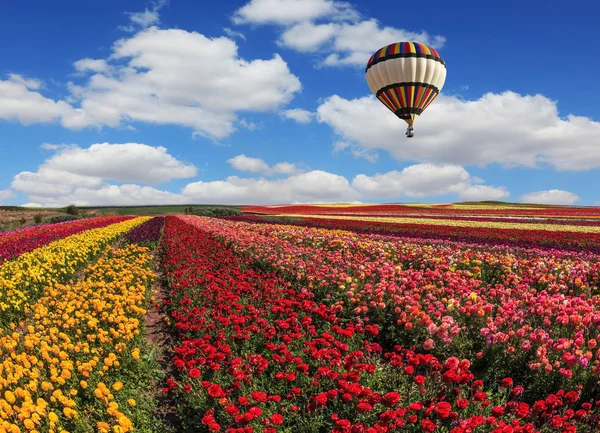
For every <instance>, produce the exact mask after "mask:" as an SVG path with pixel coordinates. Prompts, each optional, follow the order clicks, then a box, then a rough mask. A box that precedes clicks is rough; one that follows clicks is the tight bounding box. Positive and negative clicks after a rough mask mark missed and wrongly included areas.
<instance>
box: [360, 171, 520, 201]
mask: <svg viewBox="0 0 600 433" xmlns="http://www.w3.org/2000/svg"><path fill="white" fill-rule="evenodd" d="M352 186H353V187H354V188H356V189H357V190H358V191H360V192H361V193H362V194H363V195H365V196H368V197H390V198H391V197H394V198H399V197H402V196H404V197H411V198H423V197H435V196H443V195H448V194H455V195H456V194H457V195H458V196H459V197H460V198H461V200H491V199H494V200H499V199H504V198H507V197H508V195H509V194H508V191H507V190H506V188H504V187H500V188H496V187H491V186H484V185H474V179H473V178H472V177H471V175H470V174H469V173H468V172H467V170H465V169H464V168H463V167H461V166H457V165H435V164H417V165H411V166H409V167H406V168H405V169H403V170H402V171H397V170H394V171H390V172H388V173H384V174H377V175H375V176H367V175H364V174H359V175H357V176H356V177H355V178H354V180H353V181H352Z"/></svg>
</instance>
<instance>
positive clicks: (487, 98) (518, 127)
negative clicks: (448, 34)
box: [317, 92, 600, 171]
mask: <svg viewBox="0 0 600 433" xmlns="http://www.w3.org/2000/svg"><path fill="white" fill-rule="evenodd" d="M317 118H318V121H319V122H322V123H326V124H328V125H329V126H331V128H333V130H334V131H335V132H336V133H337V134H338V135H339V136H340V137H341V138H342V139H343V141H345V142H348V143H352V144H355V145H359V146H361V147H363V148H365V149H370V150H374V149H382V150H386V151H388V152H389V153H390V155H391V156H392V157H394V158H395V159H397V160H405V161H419V162H434V163H452V164H458V165H473V164H478V165H482V166H484V165H487V164H492V163H498V164H501V165H503V166H505V167H514V166H524V167H540V166H542V165H544V164H549V165H550V166H553V167H554V168H556V169H557V170H573V171H576V170H589V169H592V168H595V167H600V147H598V145H597V144H598V143H600V122H596V121H593V120H592V119H589V118H586V117H578V116H573V115H569V116H568V117H567V118H561V117H560V116H559V114H558V109H557V105H556V102H554V101H551V100H550V99H548V98H546V97H545V96H543V95H536V96H521V95H519V94H516V93H514V92H504V93H501V94H493V93H488V94H486V95H484V96H482V97H481V98H480V99H478V100H473V101H467V100H462V99H459V98H456V97H453V96H445V95H440V96H439V97H438V98H437V99H436V101H434V102H433V104H431V105H430V106H429V108H428V109H427V111H426V112H425V113H424V114H423V115H422V116H421V117H420V118H419V121H418V122H417V123H416V125H415V137H414V138H411V139H406V138H405V137H404V131H405V128H406V123H405V122H403V121H401V120H399V119H398V118H397V117H396V116H394V114H393V113H391V112H390V111H389V110H388V109H387V108H386V107H385V106H384V105H383V104H381V103H380V102H379V101H378V100H377V99H375V98H374V97H371V96H368V97H363V98H358V99H352V100H347V99H344V98H342V97H340V96H337V95H333V96H331V97H329V98H327V99H326V100H325V101H324V102H323V103H322V104H321V105H320V106H319V108H318V110H317Z"/></svg>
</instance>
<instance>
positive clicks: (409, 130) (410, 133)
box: [406, 126, 415, 138]
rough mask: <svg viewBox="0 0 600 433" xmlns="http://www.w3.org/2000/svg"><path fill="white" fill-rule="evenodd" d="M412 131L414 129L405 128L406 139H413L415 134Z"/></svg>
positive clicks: (410, 127)
mask: <svg viewBox="0 0 600 433" xmlns="http://www.w3.org/2000/svg"><path fill="white" fill-rule="evenodd" d="M413 131H414V128H413V127H412V126H409V127H408V128H406V137H408V138H412V137H414V136H415V133H414V132H413Z"/></svg>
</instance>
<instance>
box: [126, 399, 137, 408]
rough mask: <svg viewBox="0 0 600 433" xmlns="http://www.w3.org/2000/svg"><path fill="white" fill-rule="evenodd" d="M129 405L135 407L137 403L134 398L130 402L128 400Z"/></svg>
mask: <svg viewBox="0 0 600 433" xmlns="http://www.w3.org/2000/svg"><path fill="white" fill-rule="evenodd" d="M127 404H128V405H129V406H131V407H135V405H136V402H135V400H134V399H133V398H130V399H129V400H127Z"/></svg>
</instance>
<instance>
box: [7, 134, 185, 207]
mask: <svg viewBox="0 0 600 433" xmlns="http://www.w3.org/2000/svg"><path fill="white" fill-rule="evenodd" d="M47 148H48V149H50V150H55V151H56V153H55V154H54V155H52V156H51V157H50V158H48V159H47V160H46V161H45V162H44V163H42V164H41V165H40V167H39V168H38V170H37V171H36V172H31V171H23V172H20V173H18V174H17V175H16V176H15V177H14V178H13V181H12V184H11V187H12V189H14V190H15V191H19V192H22V193H24V194H26V195H27V196H28V197H29V199H30V201H31V202H36V203H42V204H44V205H59V204H64V203H67V204H69V203H74V204H85V203H88V204H89V203H92V204H118V203H117V202H119V200H122V201H127V202H131V203H134V202H135V203H138V204H141V203H143V201H144V200H146V199H147V200H150V201H152V200H154V201H152V203H156V202H157V201H160V200H163V199H165V200H166V199H176V197H175V196H176V195H173V194H172V193H170V192H167V191H160V190H157V189H155V188H151V187H149V186H140V185H134V184H132V183H133V182H139V183H147V184H151V185H152V184H158V183H162V182H167V181H170V180H172V179H177V178H190V177H194V176H195V175H196V174H197V169H196V167H194V166H193V165H190V164H185V163H183V162H182V161H179V160H177V159H176V158H174V157H173V156H171V155H170V154H169V153H167V149H166V148H164V147H153V146H148V145H145V144H140V143H125V144H109V143H99V144H94V145H92V146H90V147H89V148H80V147H78V146H73V145H71V146H60V145H59V146H57V147H54V146H50V147H48V146H47ZM107 181H115V182H124V183H126V184H125V185H120V186H117V185H111V184H108V183H107ZM136 194H138V195H137V196H136ZM84 202H85V203H84ZM119 203H120V202H119Z"/></svg>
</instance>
